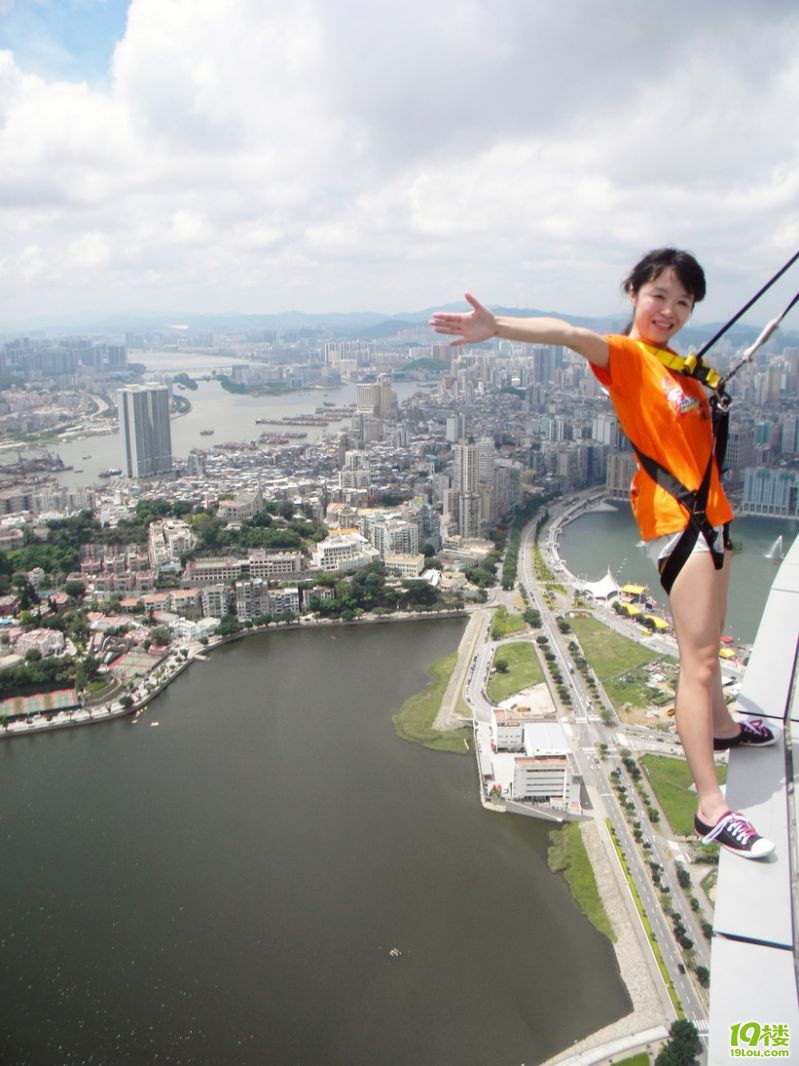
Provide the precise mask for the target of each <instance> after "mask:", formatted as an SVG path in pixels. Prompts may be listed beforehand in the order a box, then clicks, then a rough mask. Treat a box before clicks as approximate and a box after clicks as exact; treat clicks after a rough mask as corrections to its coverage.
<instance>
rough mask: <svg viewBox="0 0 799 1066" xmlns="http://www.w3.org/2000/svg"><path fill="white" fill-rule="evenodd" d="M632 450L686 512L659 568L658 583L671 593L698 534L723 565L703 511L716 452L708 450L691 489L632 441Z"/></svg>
mask: <svg viewBox="0 0 799 1066" xmlns="http://www.w3.org/2000/svg"><path fill="white" fill-rule="evenodd" d="M633 450H634V451H635V454H636V456H637V457H638V462H639V463H640V464H641V466H642V467H643V469H644V470H645V471H646V473H647V474H648V475H649V476H650V477H651V478H652V480H653V481H654V482H655V483H656V484H657V485H659V486H660V487H661V488H662V489H665V490H666V492H668V493H669V495H670V496H673V497H674V499H675V500H676V501H677V502H678V503H679V504H680V505H681V506H682V507H684V508H685V510H686V511H687V512H688V525H687V526H686V527H685V529H684V530H683V532H682V536H681V537H680V539H679V540H678V541H677V543H676V544H675V545H674V548H673V550H672V552H671V554H670V555H669V556H668V557H667V558H666V561H665V563H664V565H663V569H662V570H661V571H660V583H661V585H662V586H663V588H664V589H665V591H666V594H667V595H671V588H672V585H673V584H674V582H675V580H676V579H677V575H678V574H679V572H680V571H681V570H682V568H683V566H685V563H686V561H687V559H688V557H689V556H690V555H691V552H692V551H693V550H694V545H695V544H696V541H697V538H698V537H700V536H702V537H704V538H705V540H706V541H707V546H708V548H709V549H710V554H711V556H712V559H713V565H714V566H715V568H716V569H717V570H721V568H722V566H723V565H724V547H722V548H721V549H720V550H719V549H718V548H717V547H716V538H717V536H718V534H717V533H716V530H715V529H714V528H713V526H712V525H711V524H710V520H709V519H708V517H707V513H706V511H705V508H706V507H707V500H708V495H709V494H710V477H711V473H712V471H713V463H714V462H715V460H716V456H715V452H711V454H710V459H709V461H708V464H707V466H706V467H705V473H704V474H703V476H702V481H701V483H700V485H699V488H698V489H695V490H694V489H689V488H687V487H686V486H685V485H683V483H682V482H681V481H680V480H679V479H678V478H676V477H675V476H674V474H672V473H671V471H669V470H667V469H666V468H665V466H661V465H660V463H658V462H657V461H656V460H655V459H652V458H650V456H648V455H645V454H644V453H643V452H642V451H640V450H639V449H638V448H637V447H636V446H635V444H633ZM726 542H727V537H726V527H725V537H724V546H726Z"/></svg>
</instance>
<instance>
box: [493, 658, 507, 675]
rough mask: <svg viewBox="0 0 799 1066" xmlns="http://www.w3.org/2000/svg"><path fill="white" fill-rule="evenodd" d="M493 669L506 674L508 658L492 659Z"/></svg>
mask: <svg viewBox="0 0 799 1066" xmlns="http://www.w3.org/2000/svg"><path fill="white" fill-rule="evenodd" d="M494 669H495V670H496V671H497V673H498V674H507V672H508V660H507V659H494Z"/></svg>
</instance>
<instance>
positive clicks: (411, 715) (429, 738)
mask: <svg viewBox="0 0 799 1066" xmlns="http://www.w3.org/2000/svg"><path fill="white" fill-rule="evenodd" d="M457 661H458V653H457V652H453V653H452V654H451V655H447V656H446V657H445V658H444V659H439V660H438V661H437V662H434V663H433V665H432V666H431V667H430V673H431V674H432V680H431V681H430V684H429V685H428V686H427V688H426V689H425V690H424V692H419V693H417V694H416V695H415V696H410V697H409V698H408V699H407V700H406V701H405V702H404V703H403V705H402V707H400V709H399V712H398V713H397V714H395V715H394V717H393V719H392V721H393V722H394V728H395V729H396V730H397V733H398V734H399V735H400V736H401V737H402V739H403V740H411V741H414V742H415V743H417V744H424V746H425V747H426V748H433V750H434V751H451V752H455V753H457V754H459V755H463V754H465V753H466V751H467V748H466V744H465V743H464V741H465V740H467V741H469V743H470V744H471V739H472V730H471V729H470V728H464V729H453V730H450V731H448V732H446V733H439V732H438V730H435V729H433V722H434V720H435V717H436V715H437V714H438V709H439V707H440V706H441V700H442V698H443V696H444V693H445V692H446V689H447V684H448V682H449V679H450V675H451V673H452V671H453V670H454V668H455V663H456V662H457Z"/></svg>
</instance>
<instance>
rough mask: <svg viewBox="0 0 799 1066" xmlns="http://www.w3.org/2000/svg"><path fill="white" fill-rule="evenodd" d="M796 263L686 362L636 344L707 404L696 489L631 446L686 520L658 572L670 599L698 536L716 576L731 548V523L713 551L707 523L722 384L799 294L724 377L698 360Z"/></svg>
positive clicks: (723, 447) (723, 414)
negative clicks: (700, 392) (697, 389)
mask: <svg viewBox="0 0 799 1066" xmlns="http://www.w3.org/2000/svg"><path fill="white" fill-rule="evenodd" d="M798 259H799V252H796V254H795V255H793V256H791V258H790V259H789V260H788V262H787V263H786V264H785V265H784V266H783V267H781V268H780V270H778V271H777V273H776V274H775V275H774V276H773V277H772V278H771V279H770V280H769V281H768V282H766V284H765V285H764V286H763V287H762V288H761V289H760V291H759V292H757V293H756V294H755V295H754V296H753V297H752V299H751V300H749V302H748V303H747V304H745V305H744V306H743V307H742V308H741V309H740V310H739V311H738V312H736V314H735V315H733V317H732V318H731V319H730V320H729V321H728V322H726V323H725V324H724V325H723V326H722V327H721V329H719V330H718V332H717V333H715V334H714V335H713V336H712V337H711V338H710V340H709V341H707V343H706V344H704V345H703V346H702V347H701V348H700V349H699V351H698V352H697V353H696V354H691V355H687V356H682V355H677V354H676V352H671V351H667V350H665V349H662V348H652V347H650V346H649V345H645V344H643V343H642V342H640V341H639V342H638V343H639V345H640V346H641V347H642V348H643V349H644V350H645V351H647V352H649V353H650V354H651V355H654V356H655V357H656V358H657V359H658V360H659V361H660V362H661V363H662V364H663V365H664V366H666V367H668V368H669V369H670V370H674V371H676V372H677V373H678V374H682V375H684V376H686V377H691V378H694V379H695V380H696V381H699V382H700V383H701V384H702V385H704V386H705V387H706V388H707V389H709V390H710V397H709V402H710V411H711V426H712V445H711V449H710V457H709V458H708V462H707V466H706V467H705V471H704V474H703V475H702V480H701V481H700V483H699V486H698V488H696V489H689V488H688V487H687V486H686V485H684V484H683V483H682V482H681V481H680V480H679V478H677V477H675V476H674V474H672V473H671V471H670V470H667V469H666V468H665V467H664V466H662V465H661V464H660V463H658V462H657V461H656V460H655V459H652V458H651V457H650V456H648V455H646V454H645V453H644V452H642V451H641V449H640V448H639V447H638V446H637V445H636V444H635V442H634V441H631V442H630V443H631V444H632V447H633V451H634V452H635V454H636V456H637V458H638V462H639V463H640V465H641V467H642V468H643V469H644V470H645V471H646V473H647V474H648V475H649V477H650V478H652V480H653V481H654V482H655V483H656V484H657V485H659V486H660V487H661V488H662V489H665V491H666V492H668V493H669V495H671V496H673V497H674V499H675V500H677V502H678V503H679V504H680V505H681V506H682V507H683V508H684V510H685V511H686V513H687V515H688V524H687V525H686V527H685V529H684V530H683V532H682V535H681V536H680V539H679V540H678V541H677V543H676V544H675V545H674V548H673V550H672V552H671V554H670V555H669V556H668V557H667V559H666V561H665V563H664V565H663V568H662V569H661V572H660V583H661V585H662V586H663V588H664V589H665V591H666V594H667V595H668V594H670V593H671V589H672V585H673V584H674V582H675V580H676V578H677V575H678V574H679V573H680V571H681V570H682V568H683V566H684V565H685V563H686V561H687V559H688V558H689V556H690V555H691V553H692V552H693V550H694V546H695V544H696V541H697V538H698V537H700V536H702V537H704V538H705V541H706V542H707V546H708V550H709V551H710V555H711V557H712V559H713V565H714V566H715V568H716V569H717V570H720V569H721V568H722V566H723V565H724V549H725V548H731V547H732V542H731V540H730V532H729V527H730V523H729V522H728V523H726V525H725V526H724V528H723V531H722V538H721V539H722V543H721V545H720V546H718V545H717V544H716V541H717V539H718V533H717V531H716V530H715V529H714V528H713V526H712V525H711V524H710V520H709V519H708V517H707V513H706V507H707V501H708V496H709V494H710V479H711V476H712V473H713V465H714V464H715V465H716V468H717V469H718V473H719V477H721V475H722V474H723V472H724V458H725V456H726V453H727V438H728V436H729V425H730V406H731V404H732V399H731V397H730V395H729V393H728V392H727V388H726V386H727V382H728V381H729V380H730V378H731V377H733V375H735V374H737V373H738V371H739V370H740V369H741V367H743V366H745V365H746V363H748V362H750V360H751V359H752V356H753V355H754V354H755V352H756V351H757V350H758V348H760V347H761V346H762V345H763V344H765V343H766V341H767V340H768V339H769V337H771V335H772V334H773V333H774V332H775V331H776V330H777V328H778V326H779V324H780V323H781V322H782V320H783V318H785V316H786V315H787V314H788V312H789V311H790V310H791V308H792V307H794V306H795V305H796V304H797V303H799V292H797V294H796V295H795V296H794V297H793V299H792V300H791V301H790V303H789V304H788V305H787V307H786V308H785V310H784V311H783V312H782V314H780V315H778V316H777V317H776V318H773V319H772V320H771V321H770V322H769V323H768V324H767V325H766V326H765V328H764V329H763V330H762V332H761V333H760V335H759V336H758V338H757V339H756V340H755V342H754V344H751V345H750V346H749V347H748V348H747V349H745V351H744V353H743V356H742V358H741V359H740V360H739V361H738V363H736V364H735V366H733V367H732V369H731V370H730V371H729V372H728V373H727V374H726V375H724V377H722V376H721V375H720V374H719V373H718V372H717V371H716V370H714V369H713V367H710V366H707V365H706V364H705V363H704V362H703V356H704V355H705V353H706V352H707V351H708V350H709V349H710V348H711V347H712V346H713V345H714V344H715V343H716V341H717V340H719V338H721V337H722V336H723V335H724V334H725V333H726V332H727V330H728V329H729V328H730V327H731V326H733V325H734V324H735V323H736V322H737V321H738V319H739V318H740V317H741V316H742V315H743V314H745V313H746V312H747V311H748V310H749V308H750V307H751V306H752V305H753V304H754V303H755V302H756V301H757V300H759V299H760V297H761V296H762V295H763V293H764V292H766V291H767V290H768V289H770V288H771V286H772V285H773V284H774V282H775V281H777V279H778V278H780V277H782V275H783V274H784V273H785V271H786V270H788V269H789V267H791V266H793V264H794V263H795V262H796V261H797V260H798Z"/></svg>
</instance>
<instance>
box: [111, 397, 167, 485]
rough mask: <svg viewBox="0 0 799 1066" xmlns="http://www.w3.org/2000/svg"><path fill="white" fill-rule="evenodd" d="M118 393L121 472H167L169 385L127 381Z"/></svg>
mask: <svg viewBox="0 0 799 1066" xmlns="http://www.w3.org/2000/svg"><path fill="white" fill-rule="evenodd" d="M117 395H118V397H119V431H120V439H121V443H122V471H123V473H124V474H125V475H126V476H127V477H152V476H153V475H155V474H167V473H169V471H170V470H171V469H172V432H171V429H170V425H169V389H168V388H167V386H166V385H126V386H125V388H124V389H120V390H119V391H118V393H117Z"/></svg>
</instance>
